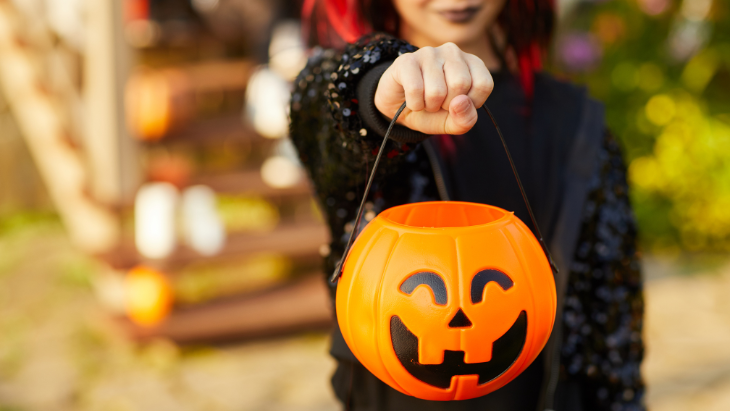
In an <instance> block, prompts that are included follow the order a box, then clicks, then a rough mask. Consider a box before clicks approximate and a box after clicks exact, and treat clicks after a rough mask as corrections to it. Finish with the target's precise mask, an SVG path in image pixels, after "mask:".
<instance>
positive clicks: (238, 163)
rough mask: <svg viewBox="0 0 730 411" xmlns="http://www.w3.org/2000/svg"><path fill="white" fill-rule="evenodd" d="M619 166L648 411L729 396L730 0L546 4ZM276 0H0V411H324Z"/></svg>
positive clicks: (285, 38) (566, 67)
mask: <svg viewBox="0 0 730 411" xmlns="http://www.w3.org/2000/svg"><path fill="white" fill-rule="evenodd" d="M558 4H559V20H558V31H557V35H556V38H555V41H554V47H553V51H552V54H553V56H552V62H551V65H550V70H551V71H553V72H554V73H555V74H556V75H558V76H559V77H563V78H567V79H570V80H572V81H575V82H578V83H581V84H585V85H586V86H587V87H588V89H589V91H590V93H591V94H592V95H593V96H595V97H596V98H598V99H600V100H601V101H603V102H605V104H606V108H607V119H608V125H609V127H610V128H611V130H612V131H613V133H614V134H615V135H616V136H617V137H618V139H619V140H620V141H621V143H622V147H623V149H624V154H625V156H626V160H627V161H628V164H629V179H630V183H631V186H632V192H631V196H632V201H633V206H634V208H635V210H636V214H637V218H638V220H639V225H640V229H641V246H642V250H643V254H644V261H645V264H644V269H645V270H644V271H645V278H646V300H647V318H646V326H645V338H646V342H647V360H646V362H645V365H644V375H645V377H646V379H647V382H648V386H649V391H648V402H649V406H650V407H651V409H653V410H667V411H668V410H675V409H676V410H687V409H702V410H728V409H730V300H728V299H727V298H726V296H725V293H726V292H727V291H729V290H730V258H729V257H728V253H727V252H728V250H730V161H727V160H726V159H727V158H730V5H728V3H727V2H721V1H719V0H603V1H599V0H592V1H589V0H583V1H581V0H561V1H558ZM299 8H300V4H299V3H298V2H296V1H289V0H0V411H10V410H15V411H21V410H44V411H46V410H105V411H106V410H111V411H114V410H124V411H126V410H156V411H157V410H257V411H258V410H292V411H300V410H301V411H304V410H336V409H338V406H337V403H336V402H335V400H334V397H333V394H332V392H331V390H330V388H329V378H330V375H331V373H332V371H333V368H334V363H333V361H332V360H331V359H330V358H329V357H328V355H327V349H328V340H327V337H326V335H327V330H328V329H329V327H330V326H331V321H332V319H331V311H330V306H329V301H328V297H327V291H326V289H325V285H324V282H323V281H322V273H321V272H320V265H321V264H320V261H321V257H322V256H323V255H327V254H328V253H329V250H328V248H327V245H326V244H327V243H328V237H327V230H326V229H325V227H324V225H323V222H322V219H321V216H320V213H319V211H318V209H317V205H316V203H315V202H314V201H313V200H312V197H311V196H310V187H309V183H308V182H307V179H306V176H305V175H304V173H303V171H302V170H301V167H300V165H299V163H298V161H297V159H296V153H295V151H294V150H293V148H292V145H291V143H290V142H289V140H288V139H287V127H288V119H287V102H288V94H289V87H290V82H291V80H292V79H293V78H294V77H295V76H296V74H297V73H298V72H299V70H300V69H301V67H302V66H303V64H304V63H305V61H306V50H305V48H304V46H303V45H302V43H301V40H300V33H301V27H300V25H299V21H298V17H299Z"/></svg>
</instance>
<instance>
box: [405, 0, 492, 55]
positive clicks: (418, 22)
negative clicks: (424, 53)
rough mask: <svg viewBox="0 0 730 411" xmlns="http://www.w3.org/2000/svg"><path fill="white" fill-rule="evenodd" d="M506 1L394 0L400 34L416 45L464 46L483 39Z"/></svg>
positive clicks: (484, 39)
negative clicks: (445, 44)
mask: <svg viewBox="0 0 730 411" xmlns="http://www.w3.org/2000/svg"><path fill="white" fill-rule="evenodd" d="M505 2H506V0H393V5H394V6H395V9H396V11H397V12H398V15H399V16H400V24H401V32H400V36H401V37H403V38H404V39H405V40H408V41H409V42H411V43H412V44H414V45H415V46H418V47H424V46H432V47H437V46H440V45H442V44H444V43H447V42H452V43H455V44H456V45H457V46H459V47H461V48H462V49H463V48H466V47H468V46H470V45H472V44H474V43H479V42H484V41H486V35H485V34H486V32H487V30H488V28H489V27H490V26H491V25H492V24H494V22H495V20H496V19H497V15H499V13H500V11H502V8H503V7H504V5H505Z"/></svg>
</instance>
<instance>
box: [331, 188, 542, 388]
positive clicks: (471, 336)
mask: <svg viewBox="0 0 730 411" xmlns="http://www.w3.org/2000/svg"><path fill="white" fill-rule="evenodd" d="M336 304H337V321H338V323H339V325H340V328H341V330H342V335H343V337H344V339H345V341H346V342H347V345H348V346H349V347H350V349H351V350H352V352H353V354H355V357H357V359H358V360H360V362H361V363H362V364H363V365H364V366H365V367H366V368H367V369H368V370H370V372H372V373H373V374H374V375H375V376H377V377H378V378H379V379H381V380H382V381H383V382H385V383H386V384H388V385H390V386H391V387H393V388H395V389H396V390H398V391H400V392H402V393H404V394H408V395H412V396H415V397H418V398H422V399H428V400H463V399H469V398H474V397H479V396H482V395H485V394H488V393H490V392H492V391H494V390H496V389H498V388H500V387H502V386H504V385H505V384H507V383H508V382H509V381H511V380H512V379H514V378H515V377H516V376H517V375H519V374H520V373H521V372H522V371H523V370H525V369H526V368H527V366H528V365H530V363H532V361H534V360H535V358H536V357H537V355H538V354H539V353H540V351H541V350H542V348H543V347H544V346H545V344H546V343H547V340H548V337H549V336H550V332H551V331H552V327H553V323H554V322H555V309H556V295H555V282H554V279H553V275H552V271H551V268H550V264H549V262H548V259H547V257H546V256H545V253H544V251H543V249H542V248H541V246H540V244H539V243H538V241H537V240H536V238H535V237H534V236H533V234H532V232H530V230H529V229H528V228H527V227H526V226H525V225H524V223H522V221H520V220H519V219H518V218H517V217H515V216H514V214H513V213H511V212H507V211H505V210H503V209H501V208H498V207H493V206H489V205H483V204H475V203H464V202H428V203H415V204H407V205H403V206H398V207H393V208H390V209H388V210H385V211H383V212H382V213H381V214H380V215H378V216H377V217H376V218H375V219H374V220H372V221H371V222H370V223H369V224H368V225H367V227H366V228H365V229H364V230H363V232H362V233H361V234H360V235H359V237H358V238H357V241H355V243H354V244H353V246H352V249H351V251H350V253H349V254H348V256H347V260H346V264H345V266H344V270H343V273H342V277H341V278H340V280H339V284H338V287H337V298H336Z"/></svg>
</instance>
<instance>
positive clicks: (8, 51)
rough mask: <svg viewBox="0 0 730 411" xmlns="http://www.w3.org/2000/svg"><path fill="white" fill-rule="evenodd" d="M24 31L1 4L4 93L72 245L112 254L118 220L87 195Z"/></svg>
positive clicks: (79, 161) (56, 103) (56, 102)
mask: <svg viewBox="0 0 730 411" xmlns="http://www.w3.org/2000/svg"><path fill="white" fill-rule="evenodd" d="M24 28H25V26H24V24H23V21H22V19H21V16H20V15H19V14H18V13H17V11H16V10H15V9H14V8H13V5H12V3H10V2H8V1H5V0H0V89H2V91H3V92H4V95H5V97H6V98H7V101H8V104H9V106H10V108H11V110H12V112H13V115H14V116H15V118H16V119H17V122H18V126H19V128H20V130H21V132H22V134H23V136H24V137H25V139H26V140H27V142H28V147H29V149H30V151H31V154H32V155H33V158H34V159H35V162H36V165H37V167H38V169H39V171H40V174H41V176H42V177H43V179H44V181H45V183H46V186H47V188H48V192H49V194H50V196H51V198H52V199H53V202H54V203H55V205H56V208H57V209H58V212H59V214H60V215H61V218H62V219H63V221H64V224H65V226H66V228H67V230H68V233H69V236H70V237H71V240H72V241H73V242H74V243H75V244H76V245H77V246H79V247H81V248H82V249H84V250H86V251H89V252H101V251H105V250H108V249H109V248H111V247H112V246H114V245H115V244H116V242H117V241H118V238H119V229H120V228H119V223H118V221H117V220H118V219H117V217H116V216H115V215H114V214H113V213H111V212H110V211H109V210H108V209H105V208H103V207H101V206H100V205H99V204H98V203H96V202H94V201H92V200H91V199H90V198H89V196H88V195H87V185H86V182H87V180H86V169H85V168H84V164H83V161H82V158H81V156H80V155H79V152H78V151H77V150H76V149H75V148H74V147H73V145H72V144H70V141H71V139H70V138H69V132H68V127H67V126H66V124H65V119H64V118H63V115H62V114H61V113H62V110H60V107H61V104H62V101H59V100H58V99H57V98H55V96H54V95H53V94H52V93H51V92H50V91H49V90H48V89H47V88H45V87H43V84H44V82H43V63H42V59H41V56H40V55H39V54H40V53H38V52H37V51H36V50H34V45H33V41H32V40H31V39H30V36H25V33H24ZM34 34H35V35H36V36H37V35H38V34H37V33H34ZM45 40H47V39H45Z"/></svg>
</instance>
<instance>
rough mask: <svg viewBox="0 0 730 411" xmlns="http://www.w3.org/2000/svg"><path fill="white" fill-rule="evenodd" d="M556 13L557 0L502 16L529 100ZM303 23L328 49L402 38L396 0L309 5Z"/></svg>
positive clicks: (524, 1)
mask: <svg viewBox="0 0 730 411" xmlns="http://www.w3.org/2000/svg"><path fill="white" fill-rule="evenodd" d="M554 14H555V2H554V0H507V4H505V7H504V8H503V9H502V11H501V12H500V14H499V16H498V17H497V24H498V25H499V26H500V27H501V29H502V31H503V32H504V34H505V40H506V47H505V49H504V50H500V51H499V52H500V55H501V57H502V60H503V62H506V59H505V56H507V55H508V54H510V53H514V55H515V56H516V60H517V67H516V71H517V72H518V73H519V75H520V81H521V83H522V86H523V88H524V89H525V93H526V94H527V95H528V96H532V94H533V91H534V73H535V71H538V70H541V69H542V55H543V54H544V53H545V51H546V50H547V47H548V44H549V43H550V38H551V37H552V31H553V19H554ZM302 19H303V20H304V23H305V35H306V36H307V38H308V40H310V41H313V40H314V41H313V42H315V43H318V44H320V45H322V46H325V47H338V46H342V45H343V44H344V43H353V42H355V41H356V40H357V39H358V38H360V37H361V36H363V35H365V34H368V33H370V32H373V31H382V32H386V33H389V34H392V35H394V36H397V35H398V22H399V19H398V14H397V12H396V10H395V7H393V3H392V0H304V6H303V8H302ZM312 28H314V29H315V30H316V32H313V31H312Z"/></svg>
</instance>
